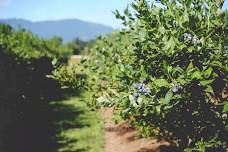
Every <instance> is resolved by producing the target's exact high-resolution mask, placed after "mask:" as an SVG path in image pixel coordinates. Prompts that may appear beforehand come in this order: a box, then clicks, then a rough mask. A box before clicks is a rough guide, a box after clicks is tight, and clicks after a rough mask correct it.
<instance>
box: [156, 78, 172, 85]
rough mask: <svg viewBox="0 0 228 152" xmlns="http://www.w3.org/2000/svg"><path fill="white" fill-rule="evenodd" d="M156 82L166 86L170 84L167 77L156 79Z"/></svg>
mask: <svg viewBox="0 0 228 152" xmlns="http://www.w3.org/2000/svg"><path fill="white" fill-rule="evenodd" d="M154 84H155V85H156V86H158V87H166V86H168V85H169V83H168V82H167V81H166V80H165V79H156V80H154Z"/></svg>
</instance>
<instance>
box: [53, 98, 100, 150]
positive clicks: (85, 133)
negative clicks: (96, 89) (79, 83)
mask: <svg viewBox="0 0 228 152" xmlns="http://www.w3.org/2000/svg"><path fill="white" fill-rule="evenodd" d="M82 96H83V95H81V96H76V97H70V98H67V99H65V100H63V101H55V102H52V103H51V105H52V106H53V107H54V110H55V111H56V112H57V113H59V115H58V116H57V117H56V118H58V120H56V122H55V124H56V126H57V128H58V134H57V136H56V137H55V138H56V139H55V140H57V143H58V145H60V146H59V148H58V152H101V151H102V146H103V130H102V123H101V120H100V114H99V113H98V112H96V111H91V110H90V108H89V107H88V106H87V104H86V103H85V102H83V101H81V100H82V99H83V97H82Z"/></svg>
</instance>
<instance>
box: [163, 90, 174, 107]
mask: <svg viewBox="0 0 228 152" xmlns="http://www.w3.org/2000/svg"><path fill="white" fill-rule="evenodd" d="M172 97H173V92H172V90H169V91H168V92H167V93H166V95H165V103H164V104H169V102H170V100H171V99H172Z"/></svg>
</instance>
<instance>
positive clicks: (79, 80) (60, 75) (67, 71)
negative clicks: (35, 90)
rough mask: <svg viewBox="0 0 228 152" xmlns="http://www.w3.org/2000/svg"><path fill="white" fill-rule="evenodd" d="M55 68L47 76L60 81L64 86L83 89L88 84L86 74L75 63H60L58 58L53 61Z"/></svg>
mask: <svg viewBox="0 0 228 152" xmlns="http://www.w3.org/2000/svg"><path fill="white" fill-rule="evenodd" d="M52 64H53V65H54V67H55V70H53V71H52V73H51V74H50V75H48V76H47V77H49V78H52V79H54V80H56V81H57V82H59V83H60V85H61V87H62V88H74V89H82V88H85V86H86V75H85V74H83V73H79V70H78V69H77V68H78V66H75V65H74V64H69V65H62V64H60V65H58V63H57V59H54V60H53V61H52Z"/></svg>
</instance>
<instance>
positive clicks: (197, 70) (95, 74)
mask: <svg viewBox="0 0 228 152" xmlns="http://www.w3.org/2000/svg"><path fill="white" fill-rule="evenodd" d="M221 6H222V3H221V2H219V1H218V2H214V1H212V0H207V1H203V0H187V1H170V0H161V1H160V3H159V4H158V3H152V5H150V4H149V3H148V2H147V1H146V0H137V1H135V2H134V3H132V5H131V9H132V11H129V9H126V10H125V11H124V13H125V15H121V14H120V13H119V12H118V11H116V12H115V14H116V17H117V18H120V19H122V20H123V24H124V25H125V26H126V29H125V30H122V31H120V32H117V33H114V34H112V35H110V36H109V37H107V38H100V39H99V40H98V41H97V43H96V45H95V47H94V48H93V49H92V51H91V52H90V57H89V60H88V61H87V62H86V63H85V67H88V68H89V70H88V75H89V76H90V78H89V79H90V81H89V82H90V84H91V88H92V89H93V90H96V93H95V94H94V95H93V97H94V99H95V100H96V101H97V103H98V104H103V105H106V106H115V107H117V108H120V109H121V111H122V116H123V117H124V118H126V119H128V120H130V121H131V122H133V123H134V124H136V125H137V126H140V127H142V130H143V133H144V134H145V135H156V136H158V137H161V138H165V139H167V140H170V141H171V142H173V144H176V145H177V146H179V147H180V148H181V149H185V151H202V152H203V151H225V148H227V140H226V139H227V135H228V130H227V126H228V124H227V86H228V83H227V66H225V65H227V64H228V63H227V55H228V52H227V51H226V50H225V49H226V48H225V34H226V33H225V32H226V28H227V27H226V26H225V25H226V24H225V23H224V20H225V19H224V15H223V13H222V11H221V9H220V8H221ZM187 148H188V149H187Z"/></svg>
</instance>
